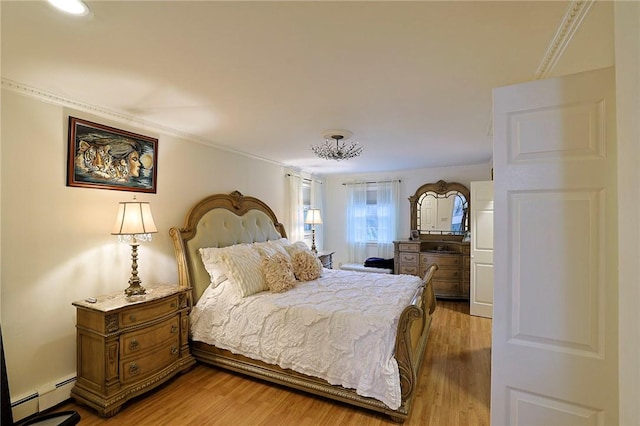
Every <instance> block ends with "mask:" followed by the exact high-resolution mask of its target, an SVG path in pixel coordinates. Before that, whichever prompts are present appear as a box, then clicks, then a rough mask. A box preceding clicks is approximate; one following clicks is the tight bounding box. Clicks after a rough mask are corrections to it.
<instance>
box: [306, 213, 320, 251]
mask: <svg viewBox="0 0 640 426" xmlns="http://www.w3.org/2000/svg"><path fill="white" fill-rule="evenodd" d="M304 223H306V224H310V225H311V251H312V252H314V253H317V252H318V250H316V225H322V217H321V216H320V209H309V210H307V215H306V217H305V219H304Z"/></svg>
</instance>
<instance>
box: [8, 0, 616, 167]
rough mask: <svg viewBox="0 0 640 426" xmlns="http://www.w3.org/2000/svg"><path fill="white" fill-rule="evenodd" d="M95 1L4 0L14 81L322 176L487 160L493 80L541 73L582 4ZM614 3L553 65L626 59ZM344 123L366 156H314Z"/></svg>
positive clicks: (593, 14) (594, 14)
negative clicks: (619, 53) (82, 9)
mask: <svg viewBox="0 0 640 426" xmlns="http://www.w3.org/2000/svg"><path fill="white" fill-rule="evenodd" d="M86 3H87V4H88V6H89V8H90V9H91V13H90V15H88V16H85V17H82V18H78V17H71V16H66V15H63V14H61V13H59V12H58V11H56V10H55V9H53V8H52V7H51V6H50V5H49V4H48V3H46V2H44V1H17V2H10V1H4V0H3V1H2V2H0V7H1V9H0V13H1V15H0V16H1V31H2V33H1V35H2V39H1V43H2V44H1V53H2V58H1V59H2V62H1V70H2V83H3V87H6V88H11V87H13V88H15V87H19V88H20V89H21V90H23V91H27V92H30V93H32V94H33V93H37V94H41V95H42V94H44V95H45V97H47V98H48V99H49V100H56V101H58V102H63V103H64V102H66V103H67V104H69V105H71V106H74V105H75V106H76V107H78V108H79V109H87V110H89V111H90V112H91V111H94V112H96V113H97V115H104V116H106V117H110V116H111V117H113V118H116V119H120V120H122V119H125V120H127V121H130V122H132V123H134V124H135V123H138V124H140V125H142V127H144V128H152V129H156V131H158V132H162V133H166V134H169V135H176V136H180V137H182V138H186V139H190V140H195V141H199V142H201V143H205V144H210V145H212V146H216V147H222V148H225V149H229V150H232V151H237V152H242V153H247V154H250V155H252V156H256V157H259V158H263V159H267V160H270V161H274V162H277V163H281V164H283V165H286V166H291V167H295V168H299V169H301V170H304V171H307V172H311V173H316V174H323V175H326V174H336V173H340V174H343V173H372V172H387V171H396V170H405V169H419V168H430V167H438V166H453V165H475V164H488V163H489V162H490V161H491V158H492V148H491V145H492V140H491V89H492V88H494V87H498V86H504V85H509V84H515V83H520V82H525V81H531V80H534V79H535V78H536V71H537V69H538V67H539V66H540V64H541V63H542V62H543V59H544V58H545V52H546V51H547V48H548V47H549V45H550V43H551V42H552V41H553V40H554V36H555V35H556V32H558V31H559V29H560V30H562V26H563V24H564V20H563V19H564V16H565V12H566V11H567V10H568V7H569V6H572V5H574V4H575V3H572V2H565V1H542V2H534V1H520V2H506V1H499V2H485V1H470V2H465V1H448V2H435V1H413V2H399V1H389V2H383V1H372V2H365V1H356V2H347V1H335V2H329V1H314V2H307V1H288V2H269V1H258V2H244V1H227V2H222V1H193V2H185V1H159V2H149V1H130V2H116V1H99V2H96V1H87V2H86ZM587 3H590V2H587ZM612 9H613V6H612V2H595V3H593V5H592V6H591V7H590V9H589V12H588V13H587V14H586V17H585V18H584V19H583V20H582V23H581V25H580V26H579V28H578V30H577V31H576V32H575V34H573V35H572V37H571V41H570V43H569V45H568V47H566V48H565V49H563V50H562V55H561V56H560V59H559V60H558V62H557V63H556V64H555V66H554V67H553V72H550V73H549V74H550V75H560V74H566V73H571V72H578V71H583V70H587V69H595V68H600V67H604V66H610V65H613V62H614V58H613V13H612ZM329 129H344V130H349V131H351V132H352V133H353V137H352V138H351V139H350V141H357V142H359V143H360V144H361V145H362V146H364V152H363V154H362V155H361V156H360V157H358V158H355V159H351V160H347V161H340V162H337V161H332V160H322V159H319V158H317V157H315V156H314V155H313V153H312V152H311V150H310V146H311V145H312V144H318V143H321V142H322V141H323V137H322V135H323V134H324V133H325V131H326V130H329Z"/></svg>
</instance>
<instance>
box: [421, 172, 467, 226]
mask: <svg viewBox="0 0 640 426" xmlns="http://www.w3.org/2000/svg"><path fill="white" fill-rule="evenodd" d="M469 195H470V193H469V189H467V187H466V186H464V185H463V184H461V183H457V182H445V181H443V180H440V181H438V182H435V183H427V184H425V185H422V186H421V187H420V188H418V190H417V191H416V193H415V194H414V195H412V196H411V197H409V201H410V202H411V229H414V230H417V231H418V232H419V234H420V235H433V234H435V235H443V236H444V235H455V236H457V235H461V236H463V235H465V234H466V233H467V232H469V229H470V228H469V214H468V213H469V200H470V196H469Z"/></svg>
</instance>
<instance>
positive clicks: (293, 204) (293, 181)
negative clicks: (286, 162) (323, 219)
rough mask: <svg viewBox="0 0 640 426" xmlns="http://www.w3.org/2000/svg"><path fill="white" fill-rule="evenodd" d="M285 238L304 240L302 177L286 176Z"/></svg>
mask: <svg viewBox="0 0 640 426" xmlns="http://www.w3.org/2000/svg"><path fill="white" fill-rule="evenodd" d="M287 182H288V185H287V197H286V202H287V206H286V207H287V215H286V220H287V237H288V238H289V241H303V240H304V206H303V199H302V177H300V176H297V175H293V174H291V173H289V174H287Z"/></svg>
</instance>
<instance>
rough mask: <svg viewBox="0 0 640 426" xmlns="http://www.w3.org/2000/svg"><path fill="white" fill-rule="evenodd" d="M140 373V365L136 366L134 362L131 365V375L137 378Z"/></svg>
mask: <svg viewBox="0 0 640 426" xmlns="http://www.w3.org/2000/svg"><path fill="white" fill-rule="evenodd" d="M139 372H140V367H138V364H136V363H135V362H132V363H131V364H130V365H129V374H131V375H132V376H135V375H136V374H138V373H139Z"/></svg>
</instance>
